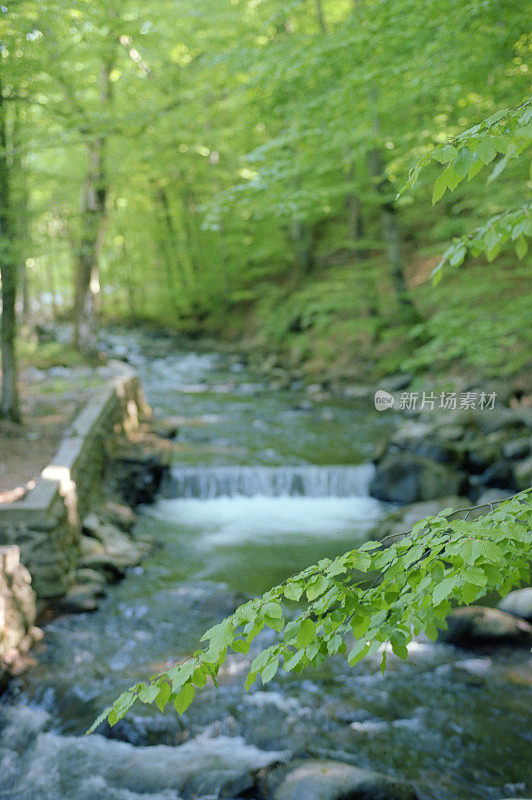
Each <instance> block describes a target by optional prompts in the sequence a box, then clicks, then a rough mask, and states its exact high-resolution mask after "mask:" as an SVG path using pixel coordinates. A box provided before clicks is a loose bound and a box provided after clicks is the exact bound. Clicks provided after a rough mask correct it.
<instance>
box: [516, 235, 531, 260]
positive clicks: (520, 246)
mask: <svg viewBox="0 0 532 800" xmlns="http://www.w3.org/2000/svg"><path fill="white" fill-rule="evenodd" d="M515 252H516V253H517V258H519V259H520V260H521V259H523V258H524V257H525V256H526V254H527V252H528V242H527V240H526V239H525V237H524V236H520V237H519V239H517V241H516V243H515Z"/></svg>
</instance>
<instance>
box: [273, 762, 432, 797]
mask: <svg viewBox="0 0 532 800" xmlns="http://www.w3.org/2000/svg"><path fill="white" fill-rule="evenodd" d="M281 774H282V771H281ZM276 777H278V776H275V775H273V776H272V778H271V779H270V781H269V782H270V787H268V788H269V792H268V794H267V796H270V797H273V800H345V799H346V798H353V800H354V798H360V800H364V799H365V800H372V799H374V800H417V794H416V792H415V790H414V789H413V787H412V786H409V785H408V784H405V783H403V782H400V781H396V780H394V779H393V778H389V777H387V776H386V775H382V774H380V773H378V772H372V771H369V770H365V769H361V768H359V767H354V766H352V765H351V764H344V763H342V762H340V761H332V760H331V761H329V760H309V761H295V762H294V763H293V764H291V765H290V767H289V771H288V773H286V774H285V775H284V776H283V777H282V778H281V781H280V783H279V784H278V785H277V786H276V785H275V783H276ZM267 783H268V779H267V780H266V784H267ZM272 784H273V786H272ZM261 788H262V787H261ZM272 789H273V791H272Z"/></svg>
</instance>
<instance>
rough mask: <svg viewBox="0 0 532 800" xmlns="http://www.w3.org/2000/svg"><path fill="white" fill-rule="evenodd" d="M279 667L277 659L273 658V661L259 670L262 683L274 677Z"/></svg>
mask: <svg viewBox="0 0 532 800" xmlns="http://www.w3.org/2000/svg"><path fill="white" fill-rule="evenodd" d="M278 667H279V661H278V660H277V658H276V659H274V661H270V663H269V664H267V665H266V666H265V667H264V669H263V670H262V672H261V678H262V683H263V684H267V683H269V682H270V681H271V680H272V679H273V678H274V677H275V674H276V672H277V669H278Z"/></svg>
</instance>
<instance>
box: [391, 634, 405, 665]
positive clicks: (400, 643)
mask: <svg viewBox="0 0 532 800" xmlns="http://www.w3.org/2000/svg"><path fill="white" fill-rule="evenodd" d="M390 644H391V646H392V650H393V652H394V653H395V655H396V656H399V658H402V659H403V661H406V659H407V658H408V649H407V646H406V636H405V634H404V633H403V632H402V631H394V632H393V633H392V635H391V636H390Z"/></svg>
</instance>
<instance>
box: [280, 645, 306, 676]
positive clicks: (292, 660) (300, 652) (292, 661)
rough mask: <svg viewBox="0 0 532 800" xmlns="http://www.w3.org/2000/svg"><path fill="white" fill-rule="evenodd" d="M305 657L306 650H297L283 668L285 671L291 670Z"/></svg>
mask: <svg viewBox="0 0 532 800" xmlns="http://www.w3.org/2000/svg"><path fill="white" fill-rule="evenodd" d="M303 658H305V651H304V650H296V652H295V653H294V654H293V656H291V657H290V658H289V659H288V661H285V663H284V667H283V669H284V670H285V672H289V671H290V670H292V669H294V667H297V665H298V664H299V663H300V662H301V661H302V659H303Z"/></svg>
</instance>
